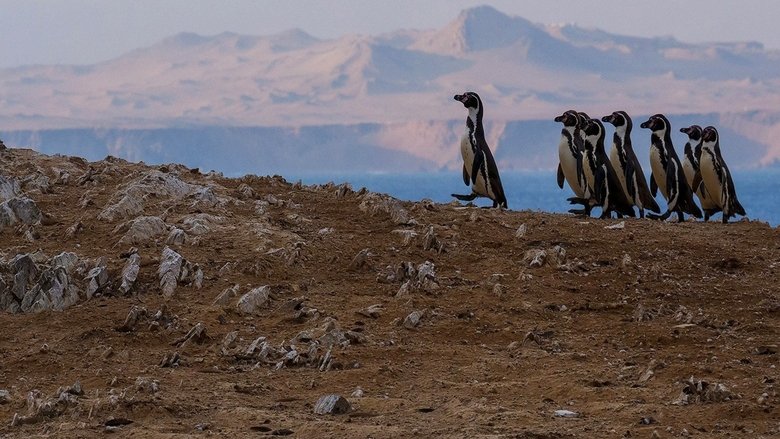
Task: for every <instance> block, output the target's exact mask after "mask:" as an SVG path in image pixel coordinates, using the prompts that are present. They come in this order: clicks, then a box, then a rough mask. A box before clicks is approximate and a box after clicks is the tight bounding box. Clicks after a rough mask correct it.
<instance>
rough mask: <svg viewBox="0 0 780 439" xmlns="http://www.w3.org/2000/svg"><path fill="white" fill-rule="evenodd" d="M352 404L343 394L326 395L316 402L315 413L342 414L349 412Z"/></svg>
mask: <svg viewBox="0 0 780 439" xmlns="http://www.w3.org/2000/svg"><path fill="white" fill-rule="evenodd" d="M351 410H352V405H351V404H350V403H349V401H347V399H346V398H344V397H343V396H341V395H336V394H332V395H324V396H322V397H320V399H318V400H317V403H316V404H314V413H315V414H317V415H341V414H344V413H349V412H350V411H351Z"/></svg>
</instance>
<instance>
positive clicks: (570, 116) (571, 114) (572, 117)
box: [555, 110, 579, 127]
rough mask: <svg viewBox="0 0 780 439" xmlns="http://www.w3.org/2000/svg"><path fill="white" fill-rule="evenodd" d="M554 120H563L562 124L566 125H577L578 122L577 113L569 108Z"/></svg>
mask: <svg viewBox="0 0 780 439" xmlns="http://www.w3.org/2000/svg"><path fill="white" fill-rule="evenodd" d="M555 121H556V122H563V125H564V126H567V127H573V126H577V123H578V122H579V115H578V114H577V112H576V111H575V110H569V111H567V112H565V113H563V114H561V115H560V116H558V117H556V118H555Z"/></svg>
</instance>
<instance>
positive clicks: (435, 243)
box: [423, 226, 444, 253]
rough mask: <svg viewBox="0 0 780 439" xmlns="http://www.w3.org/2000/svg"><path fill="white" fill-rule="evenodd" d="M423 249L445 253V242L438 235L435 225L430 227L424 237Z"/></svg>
mask: <svg viewBox="0 0 780 439" xmlns="http://www.w3.org/2000/svg"><path fill="white" fill-rule="evenodd" d="M423 250H434V251H435V252H437V253H444V243H442V242H441V241H439V238H437V237H436V233H435V232H434V231H433V226H429V227H428V231H427V232H426V233H425V236H424V237H423Z"/></svg>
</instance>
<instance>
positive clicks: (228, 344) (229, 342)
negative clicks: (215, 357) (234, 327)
mask: <svg viewBox="0 0 780 439" xmlns="http://www.w3.org/2000/svg"><path fill="white" fill-rule="evenodd" d="M237 339H238V331H230V332H228V333H227V334H225V338H223V339H222V349H221V351H220V352H221V353H222V355H233V354H234V353H235V349H236V340H237Z"/></svg>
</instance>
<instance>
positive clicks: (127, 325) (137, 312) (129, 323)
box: [117, 305, 148, 332]
mask: <svg viewBox="0 0 780 439" xmlns="http://www.w3.org/2000/svg"><path fill="white" fill-rule="evenodd" d="M147 316H148V312H147V311H146V308H142V307H140V306H136V305H133V307H132V308H130V312H128V313H127V316H126V317H125V321H124V323H122V326H119V327H118V328H117V331H120V332H130V331H132V330H134V329H135V326H136V325H137V324H138V322H139V321H140V320H141V319H144V318H146V317H147Z"/></svg>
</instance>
